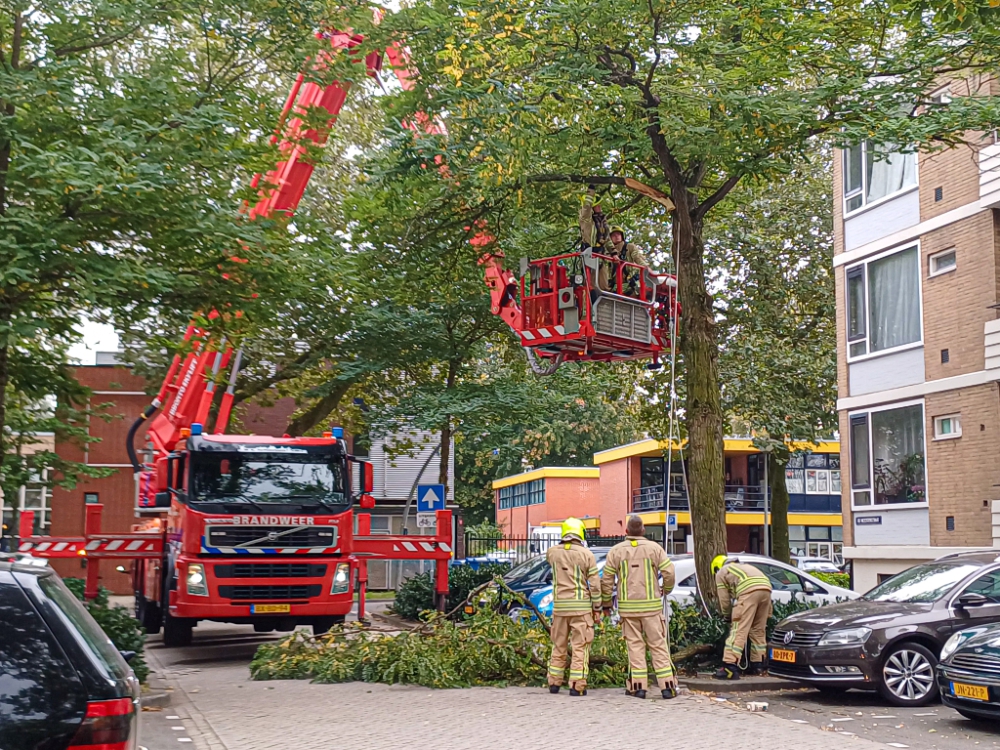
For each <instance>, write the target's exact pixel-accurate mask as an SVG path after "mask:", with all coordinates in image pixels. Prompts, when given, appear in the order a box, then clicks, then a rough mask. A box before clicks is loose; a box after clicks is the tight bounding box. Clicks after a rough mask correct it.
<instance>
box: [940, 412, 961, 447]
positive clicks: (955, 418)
mask: <svg viewBox="0 0 1000 750" xmlns="http://www.w3.org/2000/svg"><path fill="white" fill-rule="evenodd" d="M945 419H950V420H951V422H952V427H954V428H957V429H956V430H955V431H954V432H949V433H947V434H945V435H942V434H941V430H940V426H941V422H942V421H944V420H945ZM960 437H962V415H961V414H960V413H958V412H956V413H955V414H942V415H941V416H939V417H934V440H935V441H938V440H956V439H958V438H960Z"/></svg>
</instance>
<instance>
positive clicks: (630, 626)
mask: <svg viewBox="0 0 1000 750" xmlns="http://www.w3.org/2000/svg"><path fill="white" fill-rule="evenodd" d="M621 624H622V635H624V636H625V645H626V646H627V647H628V664H629V679H628V687H627V688H626V689H627V690H628V691H629V692H630V693H634V692H635V691H636V690H645V689H646V685H647V683H648V682H649V668H648V667H647V666H646V649H647V648H648V649H649V655H650V658H651V660H652V662H653V674H654V675H655V676H656V683H657V684H658V685H659V686H660V689H661V690H662V689H663V688H665V687H666V686H667V684H668V683H671V682H672V681H673V679H674V667H673V664H671V662H670V649H669V648H668V646H667V626H666V623H665V622H664V621H663V614H662V613H660V612H651V613H650V614H648V615H631V616H629V617H622V619H621Z"/></svg>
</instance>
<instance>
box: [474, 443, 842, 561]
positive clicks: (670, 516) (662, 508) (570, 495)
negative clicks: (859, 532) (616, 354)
mask: <svg viewBox="0 0 1000 750" xmlns="http://www.w3.org/2000/svg"><path fill="white" fill-rule="evenodd" d="M669 447H670V446H669V444H668V443H667V441H658V440H653V439H647V440H640V441H639V442H636V443H630V444H628V445H621V446H618V447H616V448H612V449H610V450H606V451H601V452H599V453H595V454H594V464H595V465H594V466H591V467H577V468H568V467H544V468H539V469H534V470H532V471H527V472H524V473H523V474H517V475H514V476H509V477H504V478H502V479H498V480H496V481H495V482H494V483H493V489H494V493H495V503H496V519H497V523H498V524H499V525H500V526H501V527H503V528H504V530H505V532H506V533H507V534H508V535H510V536H514V537H519V536H528V535H529V532H530V529H531V528H532V527H535V526H546V525H551V524H554V523H558V522H560V521H562V520H563V519H564V518H566V517H568V516H576V517H578V518H581V519H583V520H584V523H585V524H586V525H587V527H588V528H589V529H592V530H594V531H595V532H596V533H599V534H600V535H601V536H619V535H621V534H624V533H625V520H626V518H627V517H628V516H629V515H630V514H632V513H635V514H637V515H639V516H640V517H641V518H642V519H643V521H644V522H645V523H646V528H647V532H649V533H650V535H651V536H653V537H654V538H658V539H660V540H661V541H662V540H663V539H664V537H665V536H666V540H667V546H668V548H669V549H671V550H672V551H674V552H675V553H680V552H683V551H685V550H687V549H689V547H690V544H691V535H692V532H691V512H690V510H691V509H690V504H689V500H688V493H687V486H686V482H685V474H686V471H685V468H686V466H685V459H683V458H682V457H681V456H680V453H679V449H678V446H677V445H676V444H675V445H674V447H673V452H672V456H671V458H672V461H670V462H669V463H670V466H669V469H668V458H667V456H668V448H669ZM793 447H794V448H795V449H796V453H795V454H793V458H792V460H791V462H790V463H789V465H788V468H787V469H786V472H785V485H786V487H787V488H788V493H789V500H790V505H789V515H788V524H789V537H790V541H791V547H792V554H794V555H808V556H817V557H826V558H829V559H833V560H835V561H837V562H841V561H842V559H843V519H842V516H841V510H840V502H841V481H840V443H839V442H837V441H823V442H820V443H818V444H816V445H804V444H796V445H794V446H793ZM764 458H765V457H764V455H763V454H762V453H761V452H760V451H759V450H758V449H757V448H755V447H754V445H753V442H752V441H751V440H750V439H749V438H739V437H729V438H726V440H725V473H726V488H725V500H726V526H727V530H728V548H729V551H730V552H753V553H762V552H763V551H764V549H765V544H764V533H765V529H766V528H767V527H768V526H769V525H770V493H769V492H768V491H767V490H766V487H767V481H768V477H767V476H766V467H765V461H764ZM765 516H766V518H765Z"/></svg>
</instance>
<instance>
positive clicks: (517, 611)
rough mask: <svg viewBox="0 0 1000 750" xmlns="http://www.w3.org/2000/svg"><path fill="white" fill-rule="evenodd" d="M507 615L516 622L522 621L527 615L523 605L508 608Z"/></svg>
mask: <svg viewBox="0 0 1000 750" xmlns="http://www.w3.org/2000/svg"><path fill="white" fill-rule="evenodd" d="M507 617H509V618H510V619H512V620H513V621H514V622H521V618H523V617H525V614H524V609H523V608H522V607H511V608H510V609H509V610H507Z"/></svg>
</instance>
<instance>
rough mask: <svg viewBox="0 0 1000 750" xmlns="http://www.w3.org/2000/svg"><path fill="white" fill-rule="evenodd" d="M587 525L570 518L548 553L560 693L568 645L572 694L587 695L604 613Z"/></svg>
mask: <svg viewBox="0 0 1000 750" xmlns="http://www.w3.org/2000/svg"><path fill="white" fill-rule="evenodd" d="M584 533H585V532H584V526H583V521H581V520H580V519H579V518H567V519H566V520H565V521H563V524H562V537H561V540H560V542H559V544H557V545H553V546H552V547H550V548H549V550H548V552H547V553H546V555H545V558H546V559H547V560H548V562H549V565H551V566H552V632H551V638H552V655H551V656H550V657H549V668H548V683H549V692H550V693H558V692H559V688H560V687H561V686H562V684H563V682H565V679H566V656H567V647H569V648H570V649H571V651H572V657H571V661H570V664H569V694H570V695H574V696H576V695H586V694H587V673H588V671H589V660H590V644H591V643H593V642H594V620H595V618H600V616H601V579H600V577H599V576H598V574H597V561H596V560H595V559H594V553H593V552H591V551H590V550H589V549H587V546H586V544H584V541H583V539H584Z"/></svg>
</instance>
